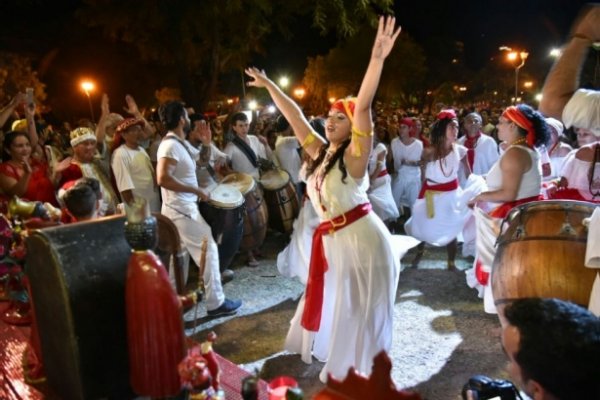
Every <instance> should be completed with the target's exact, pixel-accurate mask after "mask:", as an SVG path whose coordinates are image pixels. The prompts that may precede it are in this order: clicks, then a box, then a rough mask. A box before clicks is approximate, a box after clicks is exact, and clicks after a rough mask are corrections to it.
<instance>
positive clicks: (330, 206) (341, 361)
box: [246, 17, 416, 382]
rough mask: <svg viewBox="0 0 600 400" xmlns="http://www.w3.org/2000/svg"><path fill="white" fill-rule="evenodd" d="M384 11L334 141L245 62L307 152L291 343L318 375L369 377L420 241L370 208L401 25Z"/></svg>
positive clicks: (339, 114) (332, 115) (385, 345)
mask: <svg viewBox="0 0 600 400" xmlns="http://www.w3.org/2000/svg"><path fill="white" fill-rule="evenodd" d="M395 21H396V20H395V18H393V17H386V18H384V17H381V18H380V20H379V28H378V30H377V35H376V38H375V43H374V45H373V50H372V53H371V58H370V61H369V65H368V67H367V71H366V73H365V76H364V78H363V81H362V84H361V87H360V90H359V92H358V97H356V98H355V99H342V100H338V101H336V102H335V103H334V104H333V105H332V107H331V109H330V111H329V116H328V118H327V123H326V135H327V138H328V139H329V145H325V144H324V140H323V138H322V137H321V136H319V135H318V134H317V133H316V132H315V131H314V130H313V129H312V128H311V126H310V125H309V123H308V121H307V119H306V117H305V116H304V115H303V114H302V111H301V110H300V108H299V107H298V105H297V104H296V103H295V102H294V101H293V100H292V99H291V98H290V97H288V96H287V95H286V94H285V93H284V92H283V91H282V90H281V89H280V88H279V87H278V86H277V85H276V84H275V83H274V82H273V81H272V80H270V79H269V78H268V77H267V75H266V74H265V73H264V71H261V70H259V69H257V68H254V67H253V68H247V69H246V74H247V75H248V76H250V77H251V78H252V80H251V81H250V82H248V85H249V86H254V87H259V88H266V89H267V90H268V92H269V94H270V95H271V97H272V98H273V101H274V102H275V105H276V106H277V107H278V108H279V110H280V111H281V113H282V114H283V115H284V116H285V118H286V119H287V120H288V121H289V123H290V125H291V126H292V129H293V130H294V134H295V135H296V137H297V138H298V141H299V142H300V143H301V144H302V147H303V148H304V149H305V150H306V152H307V153H308V155H309V156H310V157H311V162H310V165H309V167H308V171H307V175H308V182H307V191H308V194H309V197H310V200H311V202H312V204H313V206H314V208H315V210H316V212H317V214H318V215H319V219H320V221H321V222H320V224H319V226H318V227H317V228H316V230H315V233H314V235H313V246H312V253H311V261H310V267H309V275H308V282H307V286H306V290H305V293H304V296H303V298H302V300H301V301H300V303H299V305H298V309H297V311H296V315H295V316H294V318H293V319H292V322H291V328H290V331H289V332H288V336H287V339H286V345H285V347H286V349H287V350H290V351H293V352H298V353H301V354H302V359H303V360H304V361H305V362H311V355H313V356H315V357H316V358H317V359H319V360H322V361H326V364H325V366H324V368H323V370H322V371H321V374H320V379H321V381H323V382H325V381H326V379H327V375H328V374H331V375H332V376H334V377H336V378H343V377H345V376H346V374H347V373H348V370H349V368H350V367H354V368H356V370H357V371H358V372H359V373H362V374H369V373H370V372H371V367H372V363H373V357H374V356H375V355H376V354H377V353H379V352H380V351H381V350H386V351H389V350H390V348H391V343H392V332H393V329H392V319H393V310H394V298H395V295H396V288H397V284H398V277H399V273H400V256H401V253H402V251H406V250H407V249H408V248H409V247H412V246H414V245H416V241H415V240H414V239H412V238H409V237H400V236H396V237H393V236H392V235H391V234H390V233H389V231H388V229H387V228H386V226H385V225H384V224H383V222H382V221H381V219H380V218H379V217H377V215H375V213H373V212H372V211H371V204H370V203H369V200H368V197H367V193H366V191H367V189H368V184H369V180H368V175H367V164H368V161H369V156H370V153H371V149H372V146H373V122H372V117H371V103H372V101H373V97H374V96H375V92H376V90H377V86H378V84H379V79H380V76H381V71H382V69H383V64H384V61H385V59H386V57H387V56H388V55H389V54H390V52H391V50H392V48H393V46H394V42H395V41H396V38H397V37H398V35H399V34H400V29H399V28H398V29H394V25H395Z"/></svg>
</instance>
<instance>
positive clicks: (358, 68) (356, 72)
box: [303, 29, 426, 112]
mask: <svg viewBox="0 0 600 400" xmlns="http://www.w3.org/2000/svg"><path fill="white" fill-rule="evenodd" d="M373 37H374V32H373V30H366V29H365V30H364V31H361V32H360V33H359V34H357V35H355V36H353V37H351V38H350V39H348V40H347V41H346V42H345V43H343V44H341V45H339V46H338V47H336V48H334V49H332V50H330V51H329V53H328V54H327V55H326V56H317V57H314V58H309V62H308V66H307V68H306V70H305V73H304V81H303V84H304V86H306V88H307V92H308V93H309V96H310V98H309V99H308V100H307V106H308V108H309V109H310V110H311V111H312V112H322V111H323V110H326V107H327V104H328V99H329V98H336V99H337V98H340V97H345V96H348V95H356V94H357V93H358V89H359V87H360V83H361V81H362V77H363V75H364V72H365V69H366V67H367V63H368V61H369V58H370V52H371V48H372V46H373ZM425 73H426V67H425V55H424V52H423V50H422V49H421V47H419V45H418V44H417V43H416V42H415V41H414V40H412V39H411V38H410V36H408V35H406V34H401V35H400V36H399V37H398V40H397V42H396V45H395V47H394V50H393V51H392V53H391V54H390V56H389V57H388V59H387V60H386V64H385V68H384V71H383V75H382V77H381V83H380V85H379V89H378V92H377V95H378V97H379V98H380V99H381V100H383V101H386V102H397V103H399V104H400V105H403V106H409V105H411V104H412V103H413V102H414V101H415V95H416V94H417V93H418V91H419V90H421V87H422V83H423V79H424V77H425Z"/></svg>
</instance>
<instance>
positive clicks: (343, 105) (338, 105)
mask: <svg viewBox="0 0 600 400" xmlns="http://www.w3.org/2000/svg"><path fill="white" fill-rule="evenodd" d="M355 101H356V98H355V97H348V98H346V99H339V100H337V101H336V102H335V103H333V104H332V105H331V110H335V111H338V112H341V113H343V114H345V115H346V116H347V117H348V119H349V120H350V123H351V124H352V123H353V122H354V106H355Z"/></svg>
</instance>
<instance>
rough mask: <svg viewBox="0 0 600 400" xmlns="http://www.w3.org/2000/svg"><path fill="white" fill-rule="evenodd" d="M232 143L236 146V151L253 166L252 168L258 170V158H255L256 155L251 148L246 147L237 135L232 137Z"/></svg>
mask: <svg viewBox="0 0 600 400" xmlns="http://www.w3.org/2000/svg"><path fill="white" fill-rule="evenodd" d="M232 143H233V144H235V145H236V146H237V148H238V149H240V150H241V152H242V153H244V155H245V156H246V157H247V158H248V161H250V163H251V164H252V165H253V166H254V168H258V157H256V153H255V152H254V150H252V147H250V145H248V143H246V142H245V141H244V140H243V139H242V138H240V137H239V136H238V135H235V136H234V137H233V140H232Z"/></svg>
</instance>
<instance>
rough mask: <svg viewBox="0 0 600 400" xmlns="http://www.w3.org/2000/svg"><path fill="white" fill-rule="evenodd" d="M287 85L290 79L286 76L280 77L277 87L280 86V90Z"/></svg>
mask: <svg viewBox="0 0 600 400" xmlns="http://www.w3.org/2000/svg"><path fill="white" fill-rule="evenodd" d="M289 84H290V78H288V77H287V76H282V77H281V78H279V86H281V88H282V89H285V88H287V87H288V86H289Z"/></svg>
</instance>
